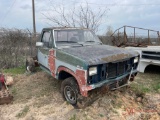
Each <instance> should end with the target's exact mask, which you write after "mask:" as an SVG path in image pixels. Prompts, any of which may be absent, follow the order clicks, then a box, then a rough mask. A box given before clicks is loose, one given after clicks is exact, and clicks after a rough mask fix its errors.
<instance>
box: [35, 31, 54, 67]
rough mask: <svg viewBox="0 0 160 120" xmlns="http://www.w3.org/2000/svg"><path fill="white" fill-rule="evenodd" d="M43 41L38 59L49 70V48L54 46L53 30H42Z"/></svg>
mask: <svg viewBox="0 0 160 120" xmlns="http://www.w3.org/2000/svg"><path fill="white" fill-rule="evenodd" d="M41 42H42V43H43V46H42V47H39V48H38V55H37V57H38V61H39V64H40V66H41V67H43V68H45V69H47V70H49V65H48V57H49V50H50V49H51V48H52V31H51V30H45V31H43V32H42V37H41Z"/></svg>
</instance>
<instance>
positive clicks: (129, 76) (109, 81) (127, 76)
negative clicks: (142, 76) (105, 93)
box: [82, 70, 138, 97]
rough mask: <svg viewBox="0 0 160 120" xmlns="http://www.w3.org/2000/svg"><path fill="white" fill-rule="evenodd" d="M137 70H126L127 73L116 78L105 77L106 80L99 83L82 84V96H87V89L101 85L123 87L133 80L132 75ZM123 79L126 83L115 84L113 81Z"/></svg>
mask: <svg viewBox="0 0 160 120" xmlns="http://www.w3.org/2000/svg"><path fill="white" fill-rule="evenodd" d="M137 72H138V71H137V70H132V71H131V72H128V73H126V74H124V75H122V76H119V77H116V78H112V79H106V80H104V81H102V82H99V83H96V84H92V85H88V86H83V87H82V91H83V92H85V94H83V96H85V97H87V96H88V95H87V93H88V91H91V90H93V89H96V88H100V87H102V86H109V88H110V89H111V90H113V89H118V88H121V87H124V86H126V85H127V84H128V82H129V81H133V79H134V76H135V75H136V74H137ZM124 79H125V80H126V81H127V83H126V84H123V85H118V86H115V83H118V82H120V81H122V80H124Z"/></svg>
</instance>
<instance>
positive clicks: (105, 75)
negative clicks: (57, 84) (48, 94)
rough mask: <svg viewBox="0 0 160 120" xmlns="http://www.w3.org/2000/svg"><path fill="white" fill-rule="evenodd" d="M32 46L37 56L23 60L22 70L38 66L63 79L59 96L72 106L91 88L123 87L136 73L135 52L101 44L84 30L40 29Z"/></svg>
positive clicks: (137, 58) (136, 54)
mask: <svg viewBox="0 0 160 120" xmlns="http://www.w3.org/2000/svg"><path fill="white" fill-rule="evenodd" d="M36 46H37V49H38V50H37V56H36V57H35V58H28V59H27V61H26V69H27V70H28V71H33V70H34V67H35V66H36V64H38V65H39V66H40V67H41V68H42V69H43V70H45V71H46V72H48V73H49V74H50V75H52V76H53V77H54V78H56V79H58V80H63V81H62V84H61V93H62V96H63V98H64V99H65V100H67V101H68V102H69V103H70V104H72V105H77V103H78V101H79V99H80V97H79V96H82V97H87V96H88V93H89V91H92V90H93V89H96V88H101V87H103V86H108V88H109V89H117V88H120V87H123V86H125V85H127V84H128V82H130V81H133V80H134V77H135V76H136V74H137V66H138V62H139V54H138V53H137V52H134V51H130V50H125V49H123V48H117V47H113V46H109V45H104V44H102V42H101V41H100V40H99V38H98V37H97V36H96V35H95V34H94V33H93V32H92V31H91V30H88V29H84V28H68V27H53V28H44V29H43V30H42V33H41V37H40V39H39V41H38V42H36Z"/></svg>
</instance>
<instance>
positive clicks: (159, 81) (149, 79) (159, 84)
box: [131, 73, 160, 94]
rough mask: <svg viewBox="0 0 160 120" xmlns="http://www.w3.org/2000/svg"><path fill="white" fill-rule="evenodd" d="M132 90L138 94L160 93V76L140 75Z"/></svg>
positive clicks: (153, 74) (152, 74) (151, 74)
mask: <svg viewBox="0 0 160 120" xmlns="http://www.w3.org/2000/svg"><path fill="white" fill-rule="evenodd" d="M131 88H132V90H133V91H134V92H135V93H137V94H146V93H155V92H160V74H159V73H139V74H138V76H137V77H136V80H135V83H132V84H131Z"/></svg>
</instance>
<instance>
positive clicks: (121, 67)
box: [88, 58, 138, 84]
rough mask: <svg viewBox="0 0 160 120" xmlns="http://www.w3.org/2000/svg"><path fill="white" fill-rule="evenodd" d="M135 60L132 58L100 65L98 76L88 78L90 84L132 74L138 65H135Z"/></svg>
mask: <svg viewBox="0 0 160 120" xmlns="http://www.w3.org/2000/svg"><path fill="white" fill-rule="evenodd" d="M133 60H134V58H131V59H129V60H125V61H121V62H116V63H106V64H103V65H98V66H97V74H96V75H93V76H89V77H88V84H94V83H98V82H100V81H103V80H106V79H110V78H116V77H118V76H121V75H124V74H125V73H127V72H130V71H131V68H132V67H133V68H134V69H136V68H137V65H138V63H137V64H134V63H133Z"/></svg>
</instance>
